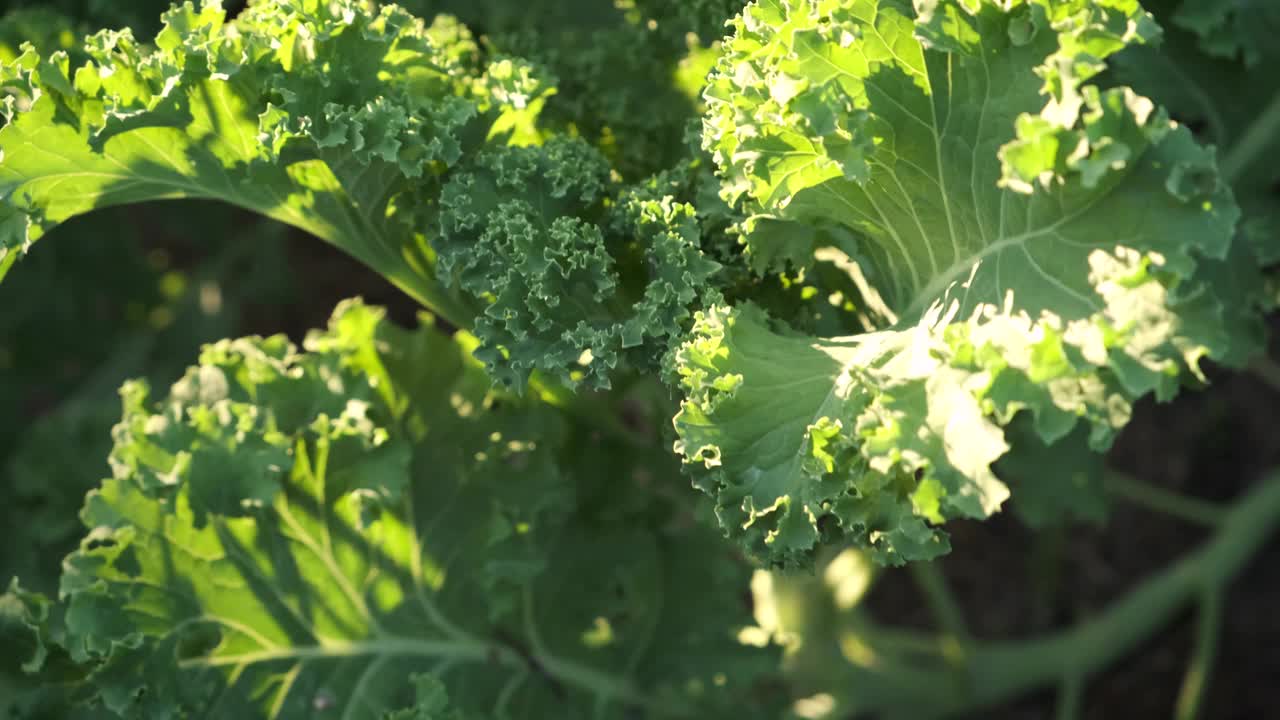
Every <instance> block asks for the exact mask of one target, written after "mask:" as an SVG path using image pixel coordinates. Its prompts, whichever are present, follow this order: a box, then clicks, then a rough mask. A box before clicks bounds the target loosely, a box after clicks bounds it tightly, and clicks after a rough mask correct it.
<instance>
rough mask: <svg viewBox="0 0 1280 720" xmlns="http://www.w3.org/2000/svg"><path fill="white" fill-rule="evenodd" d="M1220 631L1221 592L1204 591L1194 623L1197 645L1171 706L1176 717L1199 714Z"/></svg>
mask: <svg viewBox="0 0 1280 720" xmlns="http://www.w3.org/2000/svg"><path fill="white" fill-rule="evenodd" d="M1221 631H1222V591H1221V590H1218V589H1212V590H1209V591H1207V592H1205V594H1204V597H1203V598H1202V599H1201V601H1200V614H1199V616H1198V622H1197V625H1196V645H1195V648H1194V649H1193V650H1192V655H1191V661H1190V662H1189V663H1188V664H1187V674H1186V675H1185V676H1184V677H1183V679H1182V689H1181V690H1180V691H1179V692H1178V704H1177V706H1176V707H1175V709H1174V718H1175V720H1195V718H1196V717H1198V716H1199V715H1200V709H1201V707H1202V706H1203V704H1204V698H1205V694H1206V692H1207V691H1208V689H1209V677H1210V675H1211V674H1212V671H1213V662H1214V660H1215V659H1216V657H1217V654H1218V636H1219V635H1220V634H1221Z"/></svg>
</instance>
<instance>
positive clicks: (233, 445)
mask: <svg viewBox="0 0 1280 720" xmlns="http://www.w3.org/2000/svg"><path fill="white" fill-rule="evenodd" d="M306 346H307V349H308V352H306V353H300V352H298V351H297V350H296V349H295V348H293V347H292V346H291V345H289V343H288V342H287V341H286V340H284V339H283V338H279V337H277V338H268V339H260V338H258V339H243V340H235V341H224V342H222V343H218V344H215V345H211V346H208V347H207V348H206V350H205V351H204V353H203V355H202V357H201V364H200V365H199V366H198V367H195V368H192V369H191V370H190V371H189V372H188V373H187V375H186V377H184V378H183V379H182V380H181V381H179V382H178V383H177V384H175V385H174V387H173V389H172V391H171V392H170V393H169V396H168V398H167V399H166V400H164V401H163V402H162V403H160V404H159V405H157V406H153V405H152V403H151V401H150V400H149V397H148V394H147V391H146V388H145V387H143V386H141V385H137V384H134V385H129V386H126V388H125V390H124V391H123V395H124V409H125V417H124V420H123V421H122V422H121V424H120V425H119V426H118V427H117V428H116V431H115V439H116V449H115V451H114V452H113V455H112V467H113V477H112V478H111V479H109V480H106V481H104V483H103V485H102V487H101V488H100V489H98V490H96V491H94V492H93V493H91V494H90V496H89V498H88V499H87V501H86V504H85V508H84V511H83V512H82V515H81V519H82V520H83V521H84V524H85V526H86V528H87V529H88V531H89V532H88V535H87V536H86V537H85V539H84V541H83V543H82V545H81V547H80V550H79V551H77V552H76V553H74V554H73V555H72V556H70V557H69V558H68V560H67V564H66V569H65V573H64V576H63V580H62V592H63V594H64V596H65V597H66V600H67V613H66V625H67V632H68V647H69V649H70V650H71V652H72V654H73V656H75V657H76V658H77V659H78V660H80V661H82V662H90V663H96V664H97V668H96V670H95V671H94V673H93V676H92V681H93V683H94V685H95V687H96V688H97V691H98V696H99V698H100V700H101V701H102V702H103V703H104V704H105V705H106V706H107V707H108V708H110V709H112V710H113V711H114V712H116V713H118V714H120V715H122V716H124V717H131V718H134V717H143V718H153V717H154V718H160V717H173V716H175V715H183V716H186V717H207V718H222V717H232V716H234V717H279V718H294V717H297V718H302V717H306V718H324V717H334V718H381V717H383V715H384V714H385V713H388V712H391V711H396V710H398V709H401V708H405V707H412V706H413V705H414V704H415V703H417V707H416V708H415V709H414V710H412V711H411V713H417V714H410V715H409V717H420V716H421V715H422V713H427V717H435V714H439V713H440V712H443V711H444V708H443V706H442V704H441V701H442V697H443V696H442V694H441V693H440V692H438V687H437V686H438V683H437V682H436V681H439V682H440V683H443V687H445V688H447V690H448V696H449V698H450V700H451V704H450V707H452V708H454V709H456V711H457V712H459V713H465V714H466V715H465V716H466V717H472V716H473V715H474V714H483V715H485V716H492V717H495V718H508V717H509V718H516V717H552V716H554V717H566V718H584V719H585V718H588V717H592V718H596V717H607V718H613V717H617V718H622V717H628V716H629V713H632V712H635V711H648V712H653V713H655V714H665V715H668V716H675V717H708V716H709V715H706V714H703V713H704V712H711V713H717V712H720V711H722V710H723V711H725V712H729V708H730V707H735V706H738V707H743V706H749V705H750V704H751V703H759V702H764V701H765V700H766V699H767V698H766V697H765V696H757V697H755V699H754V700H748V699H747V698H749V697H751V694H750V693H749V692H748V691H750V690H751V683H752V679H753V678H754V677H756V676H757V675H758V674H759V672H760V670H761V668H762V667H767V666H768V664H769V662H770V661H771V660H773V657H772V655H771V654H770V653H768V652H766V651H759V650H756V649H754V648H749V647H746V646H743V645H741V644H740V643H739V642H738V641H737V639H736V634H737V632H738V630H739V629H740V628H741V627H743V626H744V625H746V624H748V623H749V622H750V620H749V617H750V615H749V608H747V607H745V606H744V605H743V604H742V603H741V602H740V597H741V596H740V593H741V591H742V589H743V588H745V587H746V572H747V569H746V568H745V567H743V566H742V565H741V564H739V563H737V562H735V561H734V560H733V559H732V558H731V557H728V556H726V557H724V559H723V561H722V562H720V563H718V564H717V565H716V566H715V568H714V569H713V570H711V572H709V573H708V571H707V568H706V566H705V565H704V564H703V563H704V562H705V561H706V559H707V558H708V557H709V556H711V557H714V556H715V555H716V553H717V550H716V548H717V545H716V543H715V540H714V539H710V538H708V537H707V536H706V535H705V534H703V532H702V531H700V530H698V529H697V526H694V527H692V528H690V527H688V525H687V524H686V525H685V527H684V529H681V528H679V527H675V526H671V527H670V529H664V530H660V531H657V532H655V531H654V530H653V527H654V525H653V523H654V519H655V517H659V518H660V517H662V514H663V513H664V512H669V511H665V510H663V509H662V507H661V506H658V507H655V506H654V504H653V503H654V500H653V495H652V494H651V493H650V494H645V495H641V494H640V493H639V492H638V490H628V489H627V483H622V484H621V485H620V484H619V483H618V482H617V480H616V478H615V477H614V476H609V477H607V478H606V477H602V476H601V475H600V474H599V472H598V467H599V465H598V464H595V463H594V462H593V463H591V464H589V465H588V464H584V465H582V466H581V469H580V467H579V466H578V465H577V464H576V459H577V458H578V457H579V456H581V455H584V454H590V453H591V450H590V448H591V447H592V444H593V441H592V440H591V439H590V435H589V434H587V431H586V430H577V429H573V428H571V427H568V426H566V424H565V422H564V420H563V419H562V417H561V416H560V415H559V414H558V413H557V412H556V411H554V410H553V409H552V408H549V407H547V406H544V405H541V404H538V403H535V402H532V401H521V400H519V399H517V398H513V397H509V396H503V395H496V394H494V392H493V391H492V390H490V383H489V379H488V378H487V377H485V375H484V374H483V372H481V370H480V368H479V366H478V365H477V364H476V362H475V361H473V360H471V359H470V356H469V355H470V350H471V349H472V348H474V346H475V340H474V339H473V338H470V337H469V336H466V335H459V336H457V337H456V338H455V339H450V338H449V337H447V336H446V335H445V334H443V333H440V332H439V331H437V330H435V329H434V328H433V327H431V326H430V323H428V324H427V325H425V326H424V327H423V328H421V329H420V330H418V331H416V332H408V331H403V330H399V329H397V328H395V327H394V326H392V325H390V324H388V323H386V322H384V321H383V320H382V313H381V311H379V310H376V309H373V308H369V307H366V306H364V305H361V304H359V303H358V302H350V303H346V304H344V305H342V306H340V307H339V309H338V310H337V311H336V312H335V315H334V319H333V320H332V322H331V323H330V327H329V329H328V330H327V331H326V332H322V333H315V334H313V335H311V336H310V337H309V338H308V340H307V343H306ZM571 432H572V433H575V436H574V439H573V442H570V438H569V436H568V433H571ZM578 433H581V434H578ZM594 442H595V443H599V441H598V440H597V441H594ZM570 449H573V451H572V452H570ZM598 452H600V453H603V454H604V455H610V454H612V456H613V457H615V458H616V457H620V456H622V455H624V454H625V451H624V452H622V453H619V452H617V451H615V450H608V449H604V448H602V449H601V450H600V451H598ZM562 457H563V458H564V459H565V462H563V463H562V462H561V459H562ZM216 478H221V483H218V482H217V481H216ZM606 481H607V482H606ZM606 484H607V487H608V489H609V491H610V492H609V494H608V495H604V496H603V497H609V498H611V502H609V503H606V504H604V505H603V506H602V507H601V508H600V509H599V510H598V511H593V510H591V508H592V507H593V506H594V503H595V501H594V500H593V501H592V502H591V503H587V501H586V497H587V495H589V496H591V497H593V498H594V497H597V492H598V491H597V490H593V489H591V488H596V487H598V488H600V489H601V490H604V489H605V488H606ZM628 497H630V498H632V499H631V500H626V498H628ZM641 497H645V498H648V499H647V500H645V501H643V502H642V503H641V505H640V506H639V507H636V508H635V509H629V508H628V504H629V503H630V502H635V500H636V499H638V498H641ZM580 498H581V499H580ZM606 517H607V520H606ZM659 525H660V526H661V525H662V523H659ZM695 578H696V580H695ZM424 674H425V675H428V676H430V677H432V678H434V680H424V679H422V678H421V677H419V678H418V679H412V676H414V675H418V676H421V675H424ZM716 677H722V678H724V677H727V678H729V680H728V681H727V683H726V682H724V681H718V680H716V679H715V678H716ZM744 704H745V705H744ZM451 712H452V711H451ZM733 716H735V717H736V715H733ZM444 717H453V716H452V715H448V714H446V715H444Z"/></svg>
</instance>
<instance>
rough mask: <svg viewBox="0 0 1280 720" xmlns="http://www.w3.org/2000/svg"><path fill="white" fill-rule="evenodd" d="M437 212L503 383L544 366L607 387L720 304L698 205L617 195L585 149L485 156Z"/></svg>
mask: <svg viewBox="0 0 1280 720" xmlns="http://www.w3.org/2000/svg"><path fill="white" fill-rule="evenodd" d="M606 200H607V201H608V202H606ZM440 206H441V213H440V230H439V233H438V234H437V236H436V240H435V242H434V245H435V247H436V249H437V251H438V252H439V262H438V264H437V269H438V270H439V272H440V276H441V279H442V280H443V282H444V283H445V284H447V285H454V284H457V285H458V286H460V287H462V288H463V289H464V290H466V291H467V292H468V293H470V294H471V295H474V296H476V297H478V298H486V299H488V300H489V302H488V304H487V305H486V307H485V311H484V313H483V315H482V316H481V317H480V318H478V319H477V321H476V326H475V333H476V336H477V337H478V338H480V340H481V341H482V342H483V347H482V348H481V349H480V350H479V352H478V353H477V357H480V358H481V359H483V360H485V361H486V363H487V364H488V365H489V368H490V371H491V373H492V374H493V376H494V378H495V379H496V380H498V381H499V382H502V383H503V384H506V385H508V386H512V387H515V388H522V387H523V386H524V383H525V381H526V379H527V378H528V376H529V374H530V373H531V372H533V371H535V370H542V371H545V372H549V373H552V374H554V375H557V376H558V377H559V379H561V380H562V381H563V382H565V383H567V384H570V385H573V384H576V383H578V382H580V381H582V380H583V379H586V380H588V381H589V382H590V383H591V384H592V385H595V386H603V387H607V386H608V383H609V372H610V371H611V370H613V369H614V368H615V367H617V366H618V365H620V364H624V363H625V364H627V365H630V366H632V367H640V368H645V367H646V366H652V365H653V364H654V363H653V360H654V358H656V357H658V356H660V355H661V354H662V352H664V351H665V350H666V349H667V347H668V344H669V343H670V342H672V340H673V339H674V338H676V337H678V336H679V335H680V334H681V333H682V332H683V331H684V330H685V329H686V328H687V327H688V325H689V322H690V320H691V316H692V313H691V312H690V310H689V308H690V306H693V305H705V304H708V303H710V302H714V300H715V299H716V298H718V295H716V294H715V292H714V289H713V288H711V286H710V285H709V283H708V280H709V278H710V277H711V276H712V275H713V274H714V273H715V272H716V271H717V270H718V269H719V265H717V264H716V263H715V262H713V261H711V260H710V259H708V258H706V257H705V256H703V254H702V251H701V250H700V249H699V229H698V222H697V217H696V215H695V214H694V210H693V208H692V206H690V205H688V204H687V203H677V202H674V201H673V200H672V199H671V197H670V196H664V197H662V198H659V199H653V198H649V197H645V196H643V195H642V193H641V192H640V190H639V189H636V188H625V189H624V188H620V187H615V186H614V184H613V183H611V182H610V181H609V166H608V164H607V163H606V161H605V159H604V158H603V157H602V156H601V155H600V153H599V152H597V151H596V150H595V149H593V148H592V147H591V146H590V145H587V144H586V143H585V142H583V141H581V140H577V139H568V138H553V139H551V140H549V141H548V142H547V143H546V144H545V145H542V146H539V147H502V148H491V149H488V150H485V151H482V152H480V153H477V154H476V156H475V158H473V159H471V160H470V161H469V162H467V163H465V164H463V165H462V166H461V167H460V168H459V169H458V171H457V172H455V173H453V174H452V175H451V176H450V178H449V180H448V183H447V184H446V185H445V187H444V190H443V192H442V193H441V198H440Z"/></svg>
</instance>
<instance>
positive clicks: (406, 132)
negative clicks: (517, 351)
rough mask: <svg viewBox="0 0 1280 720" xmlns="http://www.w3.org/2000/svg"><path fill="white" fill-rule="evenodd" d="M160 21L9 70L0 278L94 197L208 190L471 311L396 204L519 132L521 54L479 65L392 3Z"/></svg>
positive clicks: (109, 200) (457, 31)
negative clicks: (145, 36) (148, 37)
mask: <svg viewBox="0 0 1280 720" xmlns="http://www.w3.org/2000/svg"><path fill="white" fill-rule="evenodd" d="M163 20H164V27H163V29H162V30H161V31H160V33H159V34H158V35H157V36H156V39H155V44H154V47H152V46H146V45H143V44H140V43H139V42H138V41H137V40H136V39H135V38H134V37H133V35H132V33H131V32H130V31H129V30H127V29H126V30H122V31H103V32H100V33H98V34H96V35H93V36H90V37H89V38H87V40H86V41H85V45H84V51H85V53H86V54H87V56H88V59H87V60H85V61H84V62H82V63H79V64H76V65H72V63H71V61H70V60H69V58H68V56H67V54H66V53H65V52H61V51H59V52H55V53H53V54H51V55H48V56H42V55H40V54H39V53H37V52H36V51H35V50H34V49H31V48H26V49H25V51H24V52H23V53H22V54H21V55H20V56H19V57H17V58H16V59H15V60H13V61H12V62H11V63H8V64H6V65H5V66H4V67H3V68H0V86H3V88H4V95H3V96H2V97H0V112H2V113H3V115H4V116H5V118H6V119H7V121H8V123H7V126H6V127H4V129H3V130H0V253H3V258H2V259H0V274H3V272H4V271H6V270H7V269H8V268H9V267H10V266H11V265H12V263H13V262H14V261H15V260H16V259H17V258H18V257H19V256H20V255H21V254H23V253H24V252H25V251H26V250H27V249H28V248H29V247H30V245H31V243H32V242H34V241H36V240H37V239H39V238H40V237H41V236H42V235H43V234H45V233H46V232H48V231H49V230H50V229H52V228H53V227H54V226H55V225H57V224H58V223H60V222H62V221H64V220H66V219H68V218H71V217H73V216H76V215H80V214H83V213H87V212H89V211H91V210H93V209H95V208H101V207H106V206H111V205H120V204H127V203H135V202H141V201H145V200H155V199H169V198H188V197H198V198H211V199H217V200H222V201H225V202H229V203H232V204H234V205H238V206H241V207H244V208H247V209H250V210H253V211H256V212H258V213H261V214H264V215H267V216H269V217H272V218H275V219H278V220H281V221H283V222H286V223H289V224H291V225H294V226H297V227H299V228H302V229H304V230H306V231H308V232H310V233H312V234H314V235H316V236H318V237H320V238H323V239H325V240H326V241H328V242H331V243H333V244H334V245H336V246H338V247H340V248H342V249H343V250H345V251H347V252H349V253H350V254H352V255H353V256H355V257H356V258H357V259H359V260H361V261H363V262H364V263H366V264H368V265H369V266H370V267H372V268H374V269H375V270H377V271H379V272H380V273H382V274H383V275H385V276H387V277H388V278H389V279H391V280H392V281H393V282H395V283H396V284H398V285H399V286H401V287H402V288H404V289H405V290H407V291H408V292H409V293H410V294H412V295H414V296H415V297H416V298H418V299H419V300H421V301H424V302H426V303H427V304H428V305H430V306H432V307H433V308H435V309H436V310H437V311H438V312H441V313H443V314H445V315H447V316H449V317H451V318H453V319H454V320H455V321H457V322H459V323H463V322H465V321H467V320H468V319H469V318H470V312H469V308H467V306H466V305H465V304H464V303H462V302H460V301H459V300H458V298H456V297H453V296H452V295H450V294H448V293H446V292H445V291H444V290H443V289H442V288H440V287H439V285H438V284H437V283H436V282H435V279H434V277H433V274H432V273H431V271H430V264H431V259H432V258H431V251H430V248H429V247H428V246H427V244H426V242H425V240H424V239H423V238H422V237H421V235H420V233H419V232H418V228H416V227H414V226H413V224H412V222H411V221H409V220H408V218H411V216H412V214H404V213H398V212H397V210H399V209H402V208H405V207H412V206H416V205H420V204H423V203H429V202H430V201H431V200H432V199H433V197H434V195H433V194H434V193H435V192H438V187H439V182H438V177H439V175H440V174H441V173H443V172H444V171H445V170H446V169H447V168H448V167H449V166H450V165H452V164H454V163H456V162H457V161H458V160H459V158H460V157H461V155H462V154H463V152H464V148H465V147H467V146H469V145H476V144H479V143H481V142H483V141H484V140H485V138H486V136H488V135H490V134H494V133H496V134H499V135H503V134H505V135H510V134H514V133H517V132H518V131H520V130H521V129H522V128H523V127H524V126H525V125H527V124H528V117H527V116H528V114H529V113H530V112H536V108H537V100H538V98H539V97H542V96H543V95H545V94H546V92H549V89H547V88H540V89H539V88H530V87H521V88H520V90H521V92H518V93H517V92H514V90H516V87H515V86H516V84H518V83H517V82H516V80H518V79H520V78H526V79H527V77H526V76H528V73H521V72H519V69H520V68H519V67H515V65H516V64H513V63H512V62H511V61H510V60H496V61H495V63H494V65H493V67H492V68H491V69H490V71H488V72H485V71H484V69H483V68H481V67H478V66H477V57H478V53H477V51H476V47H475V44H474V42H472V40H471V38H470V36H469V35H468V34H467V33H466V32H465V31H464V30H462V29H461V28H459V27H458V26H457V25H456V23H452V22H450V21H448V20H439V21H437V23H436V24H435V25H432V26H428V25H426V24H424V23H423V22H422V21H421V20H419V19H417V18H415V17H413V16H412V15H409V14H408V13H406V12H404V11H403V10H400V9H398V8H396V7H394V6H387V7H383V8H382V9H381V10H374V9H370V8H369V7H368V6H367V5H366V4H365V3H362V2H357V1H356V0H342V1H341V2H336V3H330V2H318V1H316V0H307V1H305V2H288V1H286V0H270V1H267V2H260V3H255V4H253V6H252V7H251V8H250V9H248V10H247V11H245V12H244V13H243V14H241V16H240V17H238V18H237V19H236V20H234V21H231V22H228V21H227V19H226V17H225V13H224V12H223V10H222V9H221V8H220V6H219V4H218V3H217V2H212V1H210V2H205V3H204V5H203V6H202V7H201V8H200V9H196V8H195V7H193V6H192V5H191V4H190V3H186V4H184V5H180V6H175V7H174V8H173V9H172V10H170V11H169V12H168V13H166V14H165V16H164V18H163ZM513 78H515V79H513ZM528 84H529V83H525V85H528ZM534 84H536V82H535V83H534ZM517 105H518V106H519V107H517ZM401 218H406V219H405V220H402V219H401Z"/></svg>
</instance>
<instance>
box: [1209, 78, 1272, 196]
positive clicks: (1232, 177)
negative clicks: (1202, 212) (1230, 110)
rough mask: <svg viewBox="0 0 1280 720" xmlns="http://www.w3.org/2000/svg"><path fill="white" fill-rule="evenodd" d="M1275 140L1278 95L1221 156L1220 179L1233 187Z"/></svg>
mask: <svg viewBox="0 0 1280 720" xmlns="http://www.w3.org/2000/svg"><path fill="white" fill-rule="evenodd" d="M1277 138H1280V93H1277V94H1276V96H1275V97H1273V98H1271V102H1270V103H1268V104H1267V107H1266V108H1265V109H1264V110H1263V111H1262V112H1261V113H1260V114H1259V115H1258V116H1257V118H1255V119H1254V121H1253V122H1252V123H1250V124H1249V127H1248V128H1247V129H1246V130H1245V131H1244V134H1243V135H1241V136H1240V139H1239V140H1237V141H1236V143H1235V144H1234V145H1232V146H1231V148H1230V149H1229V150H1227V152H1226V153H1225V154H1224V155H1223V156H1222V165H1221V167H1220V170H1221V172H1222V178H1223V179H1224V180H1226V182H1227V184H1228V185H1234V184H1235V183H1236V181H1237V180H1239V179H1240V175H1241V173H1243V172H1244V170H1245V168H1247V167H1249V165H1250V164H1252V163H1253V162H1254V161H1255V160H1258V159H1260V158H1263V157H1264V156H1265V153H1263V151H1264V150H1266V149H1267V146H1269V145H1270V144H1271V143H1273V142H1275V141H1276V140H1277Z"/></svg>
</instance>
